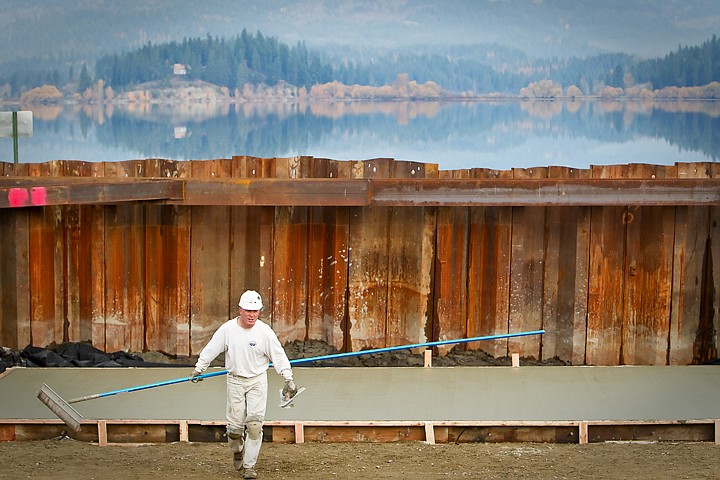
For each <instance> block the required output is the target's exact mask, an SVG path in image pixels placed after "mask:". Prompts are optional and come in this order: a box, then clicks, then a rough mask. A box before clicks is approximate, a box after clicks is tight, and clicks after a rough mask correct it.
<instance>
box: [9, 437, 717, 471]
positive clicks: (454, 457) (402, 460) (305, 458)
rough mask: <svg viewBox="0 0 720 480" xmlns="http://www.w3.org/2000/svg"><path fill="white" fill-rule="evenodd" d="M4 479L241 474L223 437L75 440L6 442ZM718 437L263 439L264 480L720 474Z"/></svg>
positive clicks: (259, 468)
mask: <svg viewBox="0 0 720 480" xmlns="http://www.w3.org/2000/svg"><path fill="white" fill-rule="evenodd" d="M0 458H1V459H2V462H0V479H13V480H15V479H21V478H34V479H37V478H45V479H53V480H63V479H73V480H75V479H79V478H82V479H88V480H89V479H146V478H152V479H157V480H160V479H205V480H207V479H225V478H241V477H240V474H239V473H238V472H236V471H235V470H234V469H233V467H232V464H231V461H230V454H229V452H228V450H227V447H226V445H225V444H222V443H170V444H149V445H129V446H128V445H125V446H106V447H100V446H98V445H97V444H91V443H86V442H80V441H76V440H72V439H68V438H58V439H54V440H44V441H23V442H7V443H3V442H0ZM719 467H720V446H718V445H715V444H712V443H603V444H589V445H575V444H572V445H567V444H565V445H563V444H535V443H533V444H530V443H505V444H481V443H475V444H459V445H456V444H448V445H427V444H424V443H420V442H414V443H392V444H389V443H351V444H337V443H336V444H330V443H305V444H299V445H297V444H273V443H265V444H263V448H262V451H261V453H260V461H259V462H258V465H257V471H258V474H259V476H258V478H259V479H264V480H280V479H288V480H300V479H303V480H304V479H318V480H324V479H333V480H350V479H352V480H355V479H366V478H367V479H380V480H382V479H407V480H410V479H416V478H422V479H448V478H467V479H475V478H477V479H516V478H530V479H538V480H543V479H548V480H549V479H581V478H593V479H608V480H616V479H658V478H667V479H693V480H696V479H720V468H719Z"/></svg>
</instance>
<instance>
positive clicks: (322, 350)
mask: <svg viewBox="0 0 720 480" xmlns="http://www.w3.org/2000/svg"><path fill="white" fill-rule="evenodd" d="M284 348H285V352H286V353H287V355H288V357H289V358H290V359H291V360H293V359H304V358H314V357H324V356H328V355H337V354H340V353H341V352H339V351H338V350H337V349H336V348H335V347H333V346H332V345H329V344H328V343H326V342H322V341H319V340H309V341H304V342H303V341H299V340H295V341H293V342H290V343H287V344H286V345H285V347H284ZM415 351H416V352H417V351H418V349H415ZM196 361H197V356H194V357H173V356H170V355H165V354H163V353H161V352H144V353H136V354H133V353H127V352H122V351H120V352H114V353H105V352H103V351H101V350H98V349H97V348H95V347H93V346H92V345H91V344H90V343H87V342H78V343H71V342H68V343H63V344H60V345H56V344H52V345H50V346H48V347H47V348H40V347H34V346H27V347H25V348H24V349H22V350H12V349H8V348H3V347H0V372H3V371H5V369H7V368H10V367H14V366H20V367H173V366H175V367H186V368H192V367H193V366H194V365H195V362H196ZM432 363H433V366H438V367H451V366H507V365H511V363H512V362H511V360H510V358H508V357H501V358H495V357H492V356H491V355H488V354H487V353H485V352H483V351H482V350H466V349H464V348H463V346H462V345H456V346H455V347H454V348H453V349H452V350H450V351H449V352H448V353H447V354H445V355H440V356H433V359H432ZM520 363H521V364H522V365H570V364H569V363H567V362H564V361H562V360H559V359H549V360H543V361H540V362H538V361H536V360H535V359H534V358H523V359H521V362H520ZM423 364H424V358H423V354H422V353H413V351H411V350H393V351H390V352H375V353H367V354H365V353H363V354H360V355H356V356H349V357H341V358H329V359H322V360H317V361H312V362H297V366H302V367H421V366H423ZM212 365H213V366H220V367H221V366H222V365H223V358H222V355H221V356H220V357H218V358H217V359H215V361H214V362H213V363H212Z"/></svg>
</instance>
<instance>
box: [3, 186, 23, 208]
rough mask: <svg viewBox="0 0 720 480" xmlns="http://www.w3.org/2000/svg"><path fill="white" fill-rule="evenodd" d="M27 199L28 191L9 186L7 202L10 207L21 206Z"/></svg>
mask: <svg viewBox="0 0 720 480" xmlns="http://www.w3.org/2000/svg"><path fill="white" fill-rule="evenodd" d="M27 201H28V191H27V190H26V189H24V188H11V189H10V191H9V192H8V203H9V204H10V206H11V207H22V206H23V205H26V204H27Z"/></svg>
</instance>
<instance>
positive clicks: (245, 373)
mask: <svg viewBox="0 0 720 480" xmlns="http://www.w3.org/2000/svg"><path fill="white" fill-rule="evenodd" d="M223 352H225V369H226V370H227V371H228V372H230V373H232V374H233V375H239V376H241V377H244V378H251V377H255V376H257V375H260V374H261V373H263V372H265V371H267V369H268V367H269V364H270V362H272V364H273V367H274V368H275V371H277V372H278V373H279V374H280V375H282V377H283V378H284V379H285V380H292V369H291V368H290V360H288V357H287V355H286V354H285V350H283V348H282V345H280V340H278V338H277V335H276V334H275V332H274V331H273V330H272V328H270V326H269V325H268V324H266V323H264V322H263V321H261V320H257V321H256V322H255V325H253V327H252V328H249V329H247V328H243V327H241V326H240V324H239V322H238V319H237V317H235V318H232V319H230V320H228V321H227V322H225V323H223V324H222V325H220V328H218V329H217V330H216V331H215V333H214V334H213V336H212V338H211V339H210V341H209V342H208V344H207V345H206V346H205V348H203V349H202V351H201V352H200V356H199V358H198V361H197V363H196V364H195V370H197V371H198V372H200V373H202V372H204V371H205V370H206V369H207V367H208V366H209V365H210V362H212V361H213V360H214V359H215V357H217V356H218V355H220V354H221V353H223Z"/></svg>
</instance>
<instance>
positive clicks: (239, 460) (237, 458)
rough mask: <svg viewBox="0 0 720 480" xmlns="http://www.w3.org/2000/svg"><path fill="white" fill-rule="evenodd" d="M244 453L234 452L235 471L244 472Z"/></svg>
mask: <svg viewBox="0 0 720 480" xmlns="http://www.w3.org/2000/svg"><path fill="white" fill-rule="evenodd" d="M242 464H243V453H242V452H233V466H234V467H235V470H242V468H243V465H242Z"/></svg>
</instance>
